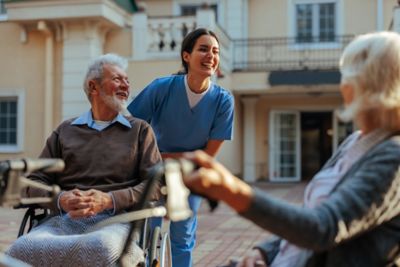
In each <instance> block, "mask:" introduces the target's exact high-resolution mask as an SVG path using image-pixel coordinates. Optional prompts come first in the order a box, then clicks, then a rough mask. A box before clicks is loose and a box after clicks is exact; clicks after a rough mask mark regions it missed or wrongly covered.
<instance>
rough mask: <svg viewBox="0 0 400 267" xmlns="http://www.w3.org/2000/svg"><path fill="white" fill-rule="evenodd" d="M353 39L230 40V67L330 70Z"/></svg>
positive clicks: (262, 69) (268, 69) (347, 37)
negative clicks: (231, 54)
mask: <svg viewBox="0 0 400 267" xmlns="http://www.w3.org/2000/svg"><path fill="white" fill-rule="evenodd" d="M353 38H354V36H353V35H344V36H335V37H333V38H332V39H331V40H329V42H326V41H320V40H317V39H314V40H309V41H308V42H299V40H297V39H296V38H260V39H242V40H232V47H233V48H232V50H233V52H232V53H233V63H232V64H233V66H232V70H233V71H236V72H239V71H283V70H332V69H337V68H338V63H339V58H340V55H341V53H342V51H343V49H344V47H346V45H347V44H348V43H349V42H350V41H351V40H352V39H353Z"/></svg>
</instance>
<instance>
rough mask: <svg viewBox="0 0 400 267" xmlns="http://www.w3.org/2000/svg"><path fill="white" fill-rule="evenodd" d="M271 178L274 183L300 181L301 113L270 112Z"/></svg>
mask: <svg viewBox="0 0 400 267" xmlns="http://www.w3.org/2000/svg"><path fill="white" fill-rule="evenodd" d="M269 129H270V133H269V137H270V138H269V140H270V143H269V177H270V180H271V181H274V182H295V181H300V179H301V177H300V173H301V165H300V152H301V151H300V113H299V112H298V111H278V110H273V111H271V112H270V120H269Z"/></svg>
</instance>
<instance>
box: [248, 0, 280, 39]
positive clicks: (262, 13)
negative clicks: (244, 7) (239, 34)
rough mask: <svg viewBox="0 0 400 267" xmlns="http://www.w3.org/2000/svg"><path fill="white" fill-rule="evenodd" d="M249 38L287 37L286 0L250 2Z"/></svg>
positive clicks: (253, 0) (251, 0) (256, 0)
mask: <svg viewBox="0 0 400 267" xmlns="http://www.w3.org/2000/svg"><path fill="white" fill-rule="evenodd" d="M248 2H249V16H248V18H249V28H248V37H249V38H266V37H285V36H287V24H288V19H287V0H268V1H265V0H250V1H248Z"/></svg>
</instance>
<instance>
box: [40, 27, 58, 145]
mask: <svg viewBox="0 0 400 267" xmlns="http://www.w3.org/2000/svg"><path fill="white" fill-rule="evenodd" d="M37 28H38V30H39V31H41V32H43V34H44V35H45V38H46V41H45V44H46V45H45V60H44V62H45V77H44V80H45V85H44V114H43V116H44V125H43V141H44V142H45V141H46V139H47V137H48V136H49V135H50V134H51V131H52V130H53V100H54V99H53V88H54V82H53V81H54V79H53V77H54V73H53V70H54V58H53V54H54V37H53V32H52V31H51V30H50V29H49V27H48V25H47V24H46V22H45V21H43V20H41V21H39V22H38V25H37Z"/></svg>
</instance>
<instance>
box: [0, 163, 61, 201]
mask: <svg viewBox="0 0 400 267" xmlns="http://www.w3.org/2000/svg"><path fill="white" fill-rule="evenodd" d="M64 166H65V164H64V161H63V160H61V159H29V158H27V159H17V160H6V161H3V162H0V206H10V207H14V206H18V205H20V204H36V203H48V202H51V201H52V200H53V197H55V196H57V195H58V193H59V192H60V188H59V187H58V186H57V185H53V186H48V185H45V184H42V183H39V182H36V181H33V180H30V179H28V178H26V177H25V175H26V174H27V173H30V172H33V171H39V170H40V171H43V172H59V171H62V170H63V169H64ZM28 186H30V187H34V188H39V189H42V190H45V191H47V192H49V193H50V196H49V197H38V198H23V197H22V196H21V190H22V189H23V188H26V187H28Z"/></svg>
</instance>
